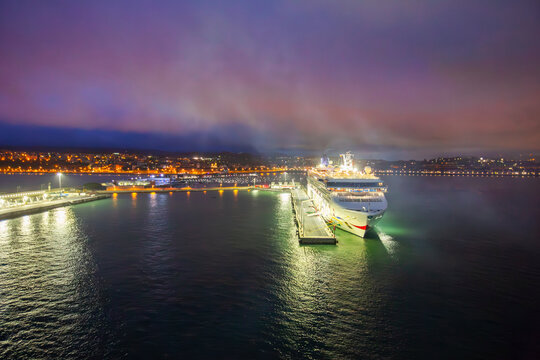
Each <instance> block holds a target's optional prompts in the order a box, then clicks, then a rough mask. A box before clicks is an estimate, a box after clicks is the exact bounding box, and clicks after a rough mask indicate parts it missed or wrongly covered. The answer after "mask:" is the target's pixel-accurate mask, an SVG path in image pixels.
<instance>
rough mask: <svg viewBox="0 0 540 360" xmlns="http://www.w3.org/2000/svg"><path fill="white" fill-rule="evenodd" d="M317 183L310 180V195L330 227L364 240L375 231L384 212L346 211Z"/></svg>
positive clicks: (308, 187)
mask: <svg viewBox="0 0 540 360" xmlns="http://www.w3.org/2000/svg"><path fill="white" fill-rule="evenodd" d="M316 181H317V180H314V179H308V186H307V190H308V195H309V197H310V198H311V199H312V200H313V203H314V205H315V206H316V207H317V210H318V211H319V212H320V214H321V216H322V217H323V218H324V219H325V220H326V222H327V223H328V224H329V225H330V226H335V227H336V228H338V229H341V230H344V231H346V232H348V233H351V234H353V235H356V236H359V237H362V238H363V237H365V235H366V232H368V231H369V230H370V229H373V227H374V226H375V225H376V224H377V223H378V222H379V221H380V220H381V218H382V217H383V214H384V211H378V212H367V211H358V210H349V209H345V208H344V207H342V206H341V205H340V204H338V203H336V202H335V201H334V200H333V199H332V197H331V196H329V195H328V194H327V193H325V191H324V190H323V189H320V188H319V187H317V185H316V183H315V182H316Z"/></svg>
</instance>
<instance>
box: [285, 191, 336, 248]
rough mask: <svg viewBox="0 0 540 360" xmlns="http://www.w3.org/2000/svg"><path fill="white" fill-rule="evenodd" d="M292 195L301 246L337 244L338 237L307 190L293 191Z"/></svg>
mask: <svg viewBox="0 0 540 360" xmlns="http://www.w3.org/2000/svg"><path fill="white" fill-rule="evenodd" d="M291 195H292V197H291V199H292V205H293V212H294V214H295V220H296V221H295V222H296V224H297V226H298V238H299V241H300V244H331V245H335V244H336V243H337V241H336V237H335V236H334V234H333V233H332V231H330V229H329V228H328V226H327V225H326V221H324V219H323V218H322V216H321V215H320V214H319V213H318V212H317V210H316V209H315V206H314V204H313V201H312V200H311V199H310V198H309V197H308V195H307V194H306V192H305V190H304V189H299V188H297V189H293V190H291Z"/></svg>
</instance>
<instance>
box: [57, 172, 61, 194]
mask: <svg viewBox="0 0 540 360" xmlns="http://www.w3.org/2000/svg"><path fill="white" fill-rule="evenodd" d="M56 175H58V187H59V188H60V191H62V173H58V174H56Z"/></svg>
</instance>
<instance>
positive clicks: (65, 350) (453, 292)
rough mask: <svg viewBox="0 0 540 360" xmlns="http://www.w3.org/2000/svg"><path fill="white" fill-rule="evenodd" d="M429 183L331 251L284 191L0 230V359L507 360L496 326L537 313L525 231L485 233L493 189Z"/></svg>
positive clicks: (95, 208) (173, 202) (68, 212)
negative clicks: (442, 357) (300, 229)
mask: <svg viewBox="0 0 540 360" xmlns="http://www.w3.org/2000/svg"><path fill="white" fill-rule="evenodd" d="M412 180H414V181H419V180H415V179H412ZM412 180H411V179H406V180H400V181H409V182H410V181H412ZM390 182H391V181H390ZM437 184H438V183H435V185H434V184H432V183H429V182H428V183H423V186H421V187H419V189H416V190H415V186H417V183H415V182H412V183H395V184H392V185H393V186H392V187H391V189H392V190H393V191H395V193H391V194H389V196H390V199H389V200H390V201H389V203H390V209H389V212H388V213H387V214H386V215H385V218H384V219H383V221H381V223H380V224H379V227H380V228H379V232H378V234H377V235H374V236H371V237H369V238H366V239H359V238H356V237H354V236H352V235H349V234H347V233H344V232H341V231H339V230H338V233H337V235H338V240H339V243H338V245H337V246H300V245H299V244H298V239H297V238H296V229H295V227H294V223H293V220H292V214H291V204H290V197H289V195H288V194H276V193H268V192H264V191H251V192H244V191H238V192H236V193H235V192H233V191H225V192H223V191H221V192H208V193H207V194H205V193H201V192H192V193H191V194H190V195H189V196H188V195H187V194H185V193H175V194H172V195H171V194H139V195H138V196H137V195H131V194H119V195H118V196H117V197H116V198H113V199H109V200H103V201H96V202H93V203H88V204H83V205H78V206H74V207H67V208H60V209H55V210H52V211H49V212H46V213H43V214H36V215H31V216H28V217H26V218H24V217H23V218H18V219H12V220H7V221H0V334H1V335H2V338H0V346H1V347H0V350H1V353H0V358H10V357H20V358H39V357H45V358H69V357H72V358H91V357H94V358H122V357H130V356H131V357H134V356H136V357H143V358H156V357H157V358H164V357H179V356H182V357H185V358H203V357H211V356H215V355H216V354H215V349H216V348H219V349H220V354H223V357H227V358H280V357H281V358H362V357H369V358H418V357H422V356H425V355H429V354H433V352H434V351H441V350H444V351H445V353H447V354H448V355H449V357H454V358H459V357H465V356H466V355H470V354H473V353H474V354H479V357H489V356H491V357H493V356H495V355H497V354H509V351H510V350H509V349H511V346H510V344H512V341H513V340H512V339H509V337H511V336H512V334H508V333H507V332H505V329H507V328H519V327H517V326H516V325H519V324H521V323H522V322H523V321H526V319H527V317H526V315H527V312H531V311H533V309H535V305H534V300H531V298H534V296H532V297H531V294H533V292H534V289H535V288H536V286H535V285H537V284H538V277H539V274H540V272H539V269H538V266H536V265H534V264H535V257H534V255H535V254H538V248H537V247H535V245H533V244H535V243H534V242H533V241H530V240H529V238H532V237H531V236H533V235H534V228H533V227H532V226H533V225H534V224H533V223H532V222H531V223H528V222H526V221H525V220H523V219H522V220H521V223H520V224H519V225H520V227H519V229H521V230H520V231H522V232H521V233H520V235H519V236H514V238H512V241H511V242H510V241H508V237H507V236H506V235H504V234H503V235H502V236H500V235H499V237H490V236H495V235H497V233H498V232H500V231H502V230H501V229H503V228H502V227H497V223H496V222H498V221H499V219H498V218H495V220H490V219H491V217H493V216H499V215H498V214H499V213H500V212H501V211H502V213H503V215H504V211H505V210H504V209H507V206H508V204H507V203H501V204H500V205H501V206H499V205H498V203H497V202H496V201H497V200H498V199H499V198H501V194H500V193H497V194H496V195H497V196H496V199H495V201H494V200H493V199H492V198H491V197H490V196H489V194H488V195H485V194H483V193H473V194H471V193H469V192H468V191H465V193H463V190H461V189H460V190H459V191H458V192H457V194H456V191H450V192H449V194H447V195H445V196H441V194H440V188H438V186H439V185H437ZM430 186H431V187H432V188H430ZM400 187H402V188H400ZM405 189H406V190H409V192H408V193H407V192H405ZM529 191H531V190H529ZM460 194H461V195H460ZM510 195H511V194H508V196H510ZM471 199H473V200H471ZM450 200H452V201H454V202H452V201H450ZM525 200H527V198H526V199H525ZM486 203H489V204H490V206H492V207H493V209H491V210H490V211H489V216H486V215H485V212H484V213H479V215H474V214H476V213H477V210H479V209H482V208H484V207H485V205H486ZM465 205H466V206H465ZM503 206H504V207H503ZM526 206H529V207H530V206H531V205H530V204H528V205H527V204H526V203H525V204H519V207H526ZM411 209H414V211H412V210H411ZM456 209H461V211H462V212H463V210H462V209H469V210H468V211H465V212H464V213H463V215H460V214H461V213H460V212H455V210H456ZM508 211H509V210H508ZM449 214H452V216H453V217H452V216H448V215H449ZM471 216H472V218H471ZM524 216H525V215H524ZM456 224H459V225H460V227H459V228H458V227H457V226H456ZM488 225H489V226H488ZM492 227H495V228H496V230H497V231H495V232H494V231H493V230H490V231H488V232H486V231H485V230H486V229H488V228H492ZM458 229H459V231H457V230H458ZM485 233H488V234H489V236H483V234H485ZM493 234H495V235H493ZM529 241H530V242H529ZM516 242H518V243H519V246H517V245H516ZM527 246H528V247H527ZM523 249H527V251H523ZM502 250H504V251H502ZM516 259H517V260H516ZM516 264H519V266H518V267H516V266H513V265H516ZM535 266H536V267H535ZM518 275H519V276H518ZM495 278H496V279H497V281H496V282H494V281H493V279H495ZM494 294H495V295H496V296H494ZM507 309H520V311H521V312H519V313H516V314H514V316H513V317H504V318H501V317H498V315H497V314H500V313H501V311H503V310H505V311H506V310H507ZM471 321H473V323H474V326H471ZM442 323H444V324H446V325H444V326H443V325H441V324H442ZM456 329H459V331H455V330H456ZM467 329H472V330H470V331H468V330H467ZM521 335H523V333H519V331H518V332H517V333H516V335H515V336H521ZM418 339H422V341H419V340H418ZM209 344H211V345H213V346H209ZM218 357H219V356H218Z"/></svg>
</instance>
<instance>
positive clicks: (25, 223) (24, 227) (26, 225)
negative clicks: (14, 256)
mask: <svg viewBox="0 0 540 360" xmlns="http://www.w3.org/2000/svg"><path fill="white" fill-rule="evenodd" d="M30 227H31V222H30V215H25V216H23V217H22V218H21V227H20V230H21V233H22V234H28V233H29V232H30Z"/></svg>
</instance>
